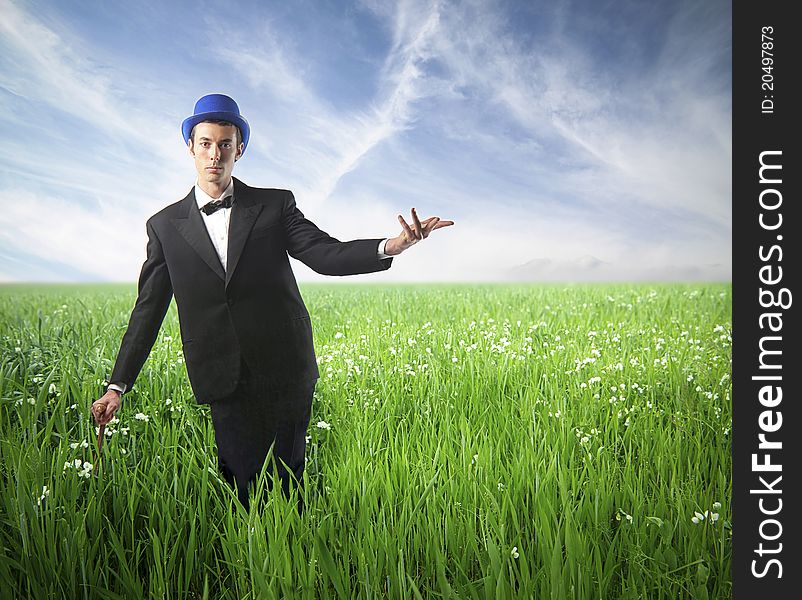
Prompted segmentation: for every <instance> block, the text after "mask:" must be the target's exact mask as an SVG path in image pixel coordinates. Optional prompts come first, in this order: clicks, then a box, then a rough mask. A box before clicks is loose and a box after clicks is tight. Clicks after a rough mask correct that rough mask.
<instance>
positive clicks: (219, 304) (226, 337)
mask: <svg viewBox="0 0 802 600" xmlns="http://www.w3.org/2000/svg"><path fill="white" fill-rule="evenodd" d="M147 233H148V245H147V259H146V260H145V263H144V265H143V266H142V272H141V274H140V276H139V294H138V296H137V299H136V304H135V306H134V309H133V311H132V313H131V318H130V320H129V322H128V329H127V330H126V332H125V335H124V336H123V339H122V343H121V345H120V351H119V353H118V355H117V361H116V363H115V365H114V370H113V372H112V375H111V378H110V379H109V381H112V382H115V383H125V384H126V386H127V389H130V388H131V387H132V386H133V384H134V381H135V380H136V378H137V375H138V374H139V372H140V370H141V369H142V365H143V364H144V362H145V359H146V358H147V357H148V354H149V353H150V350H151V348H152V347H153V343H154V341H155V340H156V336H157V334H158V332H159V328H160V327H161V323H162V321H163V319H164V315H165V313H166V312H167V308H168V307H169V305H170V299H171V298H172V297H173V296H175V300H176V305H177V307H178V315H179V322H180V326H181V339H182V341H183V344H184V357H185V359H186V366H187V373H188V375H189V380H190V383H191V384H192V390H193V392H194V393H195V398H196V399H197V401H198V402H199V403H201V404H208V403H210V402H212V401H214V400H216V399H218V398H222V397H224V396H226V395H228V394H230V393H231V392H233V391H234V388H235V387H236V385H237V381H238V379H239V374H240V365H241V360H243V359H244V361H245V363H246V364H247V365H248V367H249V368H250V370H251V371H252V372H253V373H256V374H259V375H261V376H262V377H263V378H265V380H266V381H267V383H268V385H272V386H276V387H278V386H283V385H286V384H292V383H293V382H297V381H301V380H306V379H313V378H317V377H318V376H319V373H318V368H317V361H316V359H315V352H314V347H313V344H312V326H311V323H310V320H309V313H308V312H307V310H306V306H305V305H304V302H303V299H302V298H301V294H300V292H299V290H298V284H297V283H296V281H295V276H294V275H293V272H292V269H291V268H290V262H289V258H288V255H289V256H292V257H293V258H296V259H298V260H300V261H301V262H303V263H304V264H306V265H307V266H309V267H310V268H312V269H313V270H315V271H317V272H318V273H322V274H325V275H353V274H358V273H371V272H374V271H381V270H384V269H388V268H389V267H390V265H391V263H392V258H388V259H383V260H380V259H379V258H378V253H377V248H378V245H379V242H380V241H381V240H380V239H363V240H353V241H350V242H340V241H339V240H337V239H335V238H333V237H331V236H330V235H328V234H327V233H325V232H323V231H321V230H320V229H318V228H317V227H316V226H315V225H314V224H313V223H312V222H310V221H309V220H307V219H306V218H305V217H304V215H303V214H302V213H301V211H300V210H298V207H297V206H296V205H295V198H294V197H293V195H292V192H290V191H288V190H278V189H261V188H252V187H249V186H247V185H245V184H244V183H242V182H241V181H239V180H238V179H236V178H234V204H233V206H232V208H231V220H230V223H229V234H228V258H227V263H228V264H227V269H226V270H225V271H224V270H223V266H222V264H221V263H220V259H219V258H218V256H217V253H216V252H215V249H214V246H213V245H212V242H211V239H210V238H209V234H208V232H207V230H206V226H205V224H204V222H203V217H202V216H201V214H200V211H199V209H198V206H197V202H196V200H195V192H194V188H193V189H192V190H191V191H190V193H189V194H188V195H187V196H186V198H184V199H183V200H180V201H179V202H176V203H175V204H171V205H170V206H168V207H166V208H164V209H163V210H161V211H160V212H158V213H156V214H155V215H153V216H152V217H151V218H150V219H148V222H147Z"/></svg>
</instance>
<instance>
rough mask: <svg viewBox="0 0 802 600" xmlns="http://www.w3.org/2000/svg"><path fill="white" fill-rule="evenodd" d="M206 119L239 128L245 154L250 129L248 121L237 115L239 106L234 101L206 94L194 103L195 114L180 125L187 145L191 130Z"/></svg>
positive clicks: (219, 95)
mask: <svg viewBox="0 0 802 600" xmlns="http://www.w3.org/2000/svg"><path fill="white" fill-rule="evenodd" d="M208 119H212V120H215V121H218V120H219V121H228V122H229V123H233V124H234V125H236V126H237V127H239V130H240V132H242V144H243V148H242V152H243V153H245V148H247V147H248V138H249V137H251V128H250V126H249V125H248V121H246V120H245V118H244V117H243V116H242V115H240V114H239V106H237V103H236V102H234V99H233V98H230V97H229V96H226V95H224V94H207V95H206V96H204V97H203V98H201V99H200V100H198V101H197V102H196V103H195V114H194V115H192V116H191V117H187V118H186V119H184V122H183V123H182V124H181V133H183V134H184V141H185V142H186V143H187V144H188V143H189V136H190V134H191V133H192V128H193V127H195V125H197V124H198V123H200V122H201V121H206V120H208Z"/></svg>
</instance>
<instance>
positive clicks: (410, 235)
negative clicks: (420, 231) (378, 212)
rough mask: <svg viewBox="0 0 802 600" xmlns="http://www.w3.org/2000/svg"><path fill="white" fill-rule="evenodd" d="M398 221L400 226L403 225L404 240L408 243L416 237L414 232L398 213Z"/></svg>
mask: <svg viewBox="0 0 802 600" xmlns="http://www.w3.org/2000/svg"><path fill="white" fill-rule="evenodd" d="M398 221H399V223H401V227H403V229H404V241H405V242H407V243H409V242H412V241H413V240H415V239H416V238H415V234H414V233H412V230H411V229H410V228H409V225H407V222H406V221H405V220H404V217H402V216H401V215H398Z"/></svg>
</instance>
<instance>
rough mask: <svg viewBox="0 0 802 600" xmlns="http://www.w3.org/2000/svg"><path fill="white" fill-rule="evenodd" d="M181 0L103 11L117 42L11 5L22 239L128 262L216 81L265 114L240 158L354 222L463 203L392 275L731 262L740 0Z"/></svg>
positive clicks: (660, 268) (253, 170)
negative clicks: (215, 1) (190, 7)
mask: <svg viewBox="0 0 802 600" xmlns="http://www.w3.org/2000/svg"><path fill="white" fill-rule="evenodd" d="M168 4H169V3H167V4H164V5H161V4H158V5H151V6H149V7H147V9H146V12H147V15H145V16H143V17H142V18H141V19H138V20H137V19H132V15H133V13H131V12H130V10H131V9H129V8H127V7H124V6H119V7H116V8H114V7H111V8H109V11H107V12H106V13H104V18H105V19H107V21H105V22H104V27H106V28H108V27H109V23H111V25H115V24H117V25H119V26H120V27H121V28H123V27H127V28H131V27H143V29H142V30H141V31H138V30H136V29H134V30H131V31H127V35H124V36H123V35H121V36H120V38H119V40H118V42H117V45H116V46H115V47H114V48H113V51H112V48H111V46H109V41H108V36H107V35H94V32H95V30H93V26H94V27H97V25H93V24H92V23H91V22H89V21H86V20H81V19H80V18H79V17H76V16H74V15H73V14H72V13H71V14H70V18H69V19H67V17H66V15H67V13H62V12H59V10H55V9H57V8H59V5H56V4H54V5H53V8H54V10H53V11H50V12H49V14H48V16H47V18H44V17H43V13H42V12H41V11H37V12H34V11H33V10H31V9H30V8H28V6H27V5H25V4H22V3H15V2H11V1H10V0H0V10H1V11H2V13H3V19H2V21H1V22H0V50H2V56H1V57H0V66H2V68H1V69H0V107H2V109H3V110H2V114H0V123H2V124H4V125H5V126H7V127H11V128H14V130H15V131H18V132H19V133H20V135H21V139H24V143H23V141H20V142H19V143H18V144H16V145H15V146H14V151H13V152H11V153H10V154H9V156H8V158H7V159H6V160H5V161H4V163H5V164H4V172H3V173H2V174H0V201H2V203H3V205H4V210H3V211H2V213H0V214H2V216H0V227H2V228H3V229H4V230H5V231H6V232H7V233H6V234H5V235H4V237H3V238H2V242H3V245H4V247H5V248H7V249H9V253H7V256H9V257H10V256H12V253H13V256H15V257H21V256H24V255H26V254H28V255H30V256H32V257H35V259H36V260H39V261H40V263H39V264H40V265H42V266H41V269H47V268H48V267H47V266H46V265H58V264H67V265H72V267H73V268H74V269H75V271H73V272H81V273H88V274H90V276H93V277H99V278H110V279H129V280H130V279H134V278H135V277H136V274H137V272H138V269H139V265H141V262H142V260H143V259H144V255H143V248H144V221H145V219H146V218H147V217H148V216H149V215H150V214H152V213H153V212H155V211H156V210H158V209H159V208H161V207H163V206H164V205H166V204H167V203H169V202H171V201H174V200H177V199H178V198H180V197H181V196H183V194H184V193H186V190H187V189H188V188H189V186H190V185H191V183H192V181H193V179H194V171H193V169H192V164H191V161H189V159H188V157H187V156H186V149H185V148H184V147H183V142H182V140H181V139H180V136H179V135H178V125H179V124H180V120H181V119H182V118H183V117H184V116H185V115H186V114H188V113H189V112H190V111H191V108H192V104H193V103H194V100H195V99H196V98H197V96H200V95H201V94H204V93H209V92H214V91H219V92H223V93H229V94H231V95H233V96H234V97H235V98H237V100H238V102H239V103H240V107H241V108H242V109H243V113H244V114H245V116H246V117H247V118H248V119H249V121H250V122H251V125H252V130H253V136H252V138H251V143H250V146H249V149H248V152H247V154H246V156H245V158H244V159H243V160H242V161H241V162H240V163H238V166H237V172H236V174H237V175H238V176H240V177H241V178H242V179H244V180H245V181H247V182H249V183H251V184H253V185H257V186H265V187H288V188H290V189H293V191H294V192H295V194H296V197H297V198H298V200H299V204H300V206H301V207H302V209H303V210H304V211H305V212H306V213H307V215H308V216H310V217H311V218H312V219H313V220H314V221H316V222H318V224H320V225H321V226H322V227H324V228H325V229H327V230H329V231H330V232H331V233H333V234H334V235H337V236H338V237H340V238H341V239H344V238H348V237H373V236H376V237H380V236H382V235H391V234H394V233H396V232H397V229H398V228H397V222H396V221H395V214H397V213H398V212H407V211H408V209H409V207H410V206H417V207H418V209H419V210H421V211H423V212H424V213H425V214H434V213H437V214H438V215H439V216H442V217H444V218H453V219H455V220H456V221H457V226H455V227H453V228H450V229H448V230H444V231H442V232H438V233H437V236H438V237H437V238H436V239H435V238H433V239H432V240H428V241H427V242H426V245H424V246H421V247H417V248H414V249H412V250H411V251H410V252H409V253H408V254H407V255H404V256H403V257H401V258H400V259H399V260H397V261H395V264H394V266H393V269H391V270H390V271H389V272H387V273H384V274H382V275H381V276H382V278H383V279H385V280H390V279H393V278H397V279H460V280H464V279H492V278H500V279H505V278H509V277H517V276H519V275H521V273H522V272H524V271H527V270H528V271H527V272H528V273H529V275H530V276H533V277H537V276H538V273H537V270H538V269H540V270H541V275H542V276H543V277H545V278H548V277H549V275H548V271H549V269H551V271H554V270H555V269H556V270H559V269H560V268H562V269H564V270H565V272H571V273H575V276H576V277H580V276H581V273H582V271H583V269H584V271H585V272H586V274H587V276H588V277H596V276H598V275H599V273H610V274H613V275H614V274H615V273H618V274H620V275H621V276H624V277H626V276H633V277H634V276H638V275H637V273H643V272H654V273H655V274H656V278H659V276H660V274H661V273H662V274H664V275H665V276H666V277H679V276H682V275H681V274H683V273H684V274H686V275H685V276H691V275H687V274H688V273H691V271H692V269H691V270H689V268H688V266H689V265H690V266H693V265H694V264H696V265H702V266H700V267H698V268H697V271H696V275H698V276H700V277H704V276H708V277H717V278H722V277H727V276H728V274H729V272H730V270H731V253H730V246H731V244H730V242H731V226H730V220H731V189H730V180H731V177H730V155H731V133H730V118H731V106H730V104H731V103H730V97H729V95H730V81H729V75H728V73H729V43H730V37H729V35H730V34H729V29H730V22H729V18H730V17H729V11H730V8H729V5H728V4H727V3H724V2H713V3H694V2H679V1H678V2H667V3H661V4H660V5H655V6H652V7H651V8H650V7H646V6H645V5H640V4H638V3H626V2H611V3H605V4H604V5H597V3H592V2H591V3H588V2H583V1H578V2H572V3H570V4H569V3H557V4H550V3H549V4H546V3H542V4H541V3H516V2H510V3H502V4H498V3H491V2H489V1H486V0H474V1H470V2H446V1H417V0H405V1H401V2H395V3H383V2H374V1H372V0H365V1H363V2H360V3H358V4H355V5H350V6H349V7H348V8H347V9H346V10H344V9H342V8H341V7H339V6H337V7H333V6H324V5H317V4H315V3H311V4H303V5H301V6H298V7H295V8H293V9H290V8H286V7H285V8H282V9H280V10H279V9H275V10H273V9H271V10H267V9H266V8H262V7H258V6H254V7H250V8H245V7H243V8H242V10H243V11H244V12H243V14H242V15H241V17H242V18H241V19H239V20H238V22H237V23H238V24H237V26H236V27H234V26H233V25H232V24H230V22H229V21H227V20H226V19H225V18H224V15H225V14H226V11H225V10H223V9H222V8H218V7H216V6H212V5H209V6H207V7H206V9H205V10H204V11H197V12H192V11H185V10H184V11H182V12H181V15H182V18H181V19H178V18H177V15H176V13H175V12H174V9H172V8H170V6H168ZM131 23H133V25H132V24H131ZM123 24H125V25H123ZM145 24H147V28H144V27H145ZM104 31H105V30H104ZM140 34H141V35H140ZM139 39H141V40H145V41H146V43H148V44H150V45H151V46H153V47H152V48H149V49H148V50H149V51H148V52H140V51H139V50H138V49H137V48H135V47H134V46H130V47H128V49H127V50H126V44H131V43H134V42H132V40H139ZM140 43H143V42H140ZM168 48H169V50H168ZM128 55H130V56H134V55H135V56H136V57H137V60H136V61H133V60H131V61H129V60H122V59H121V58H120V57H122V56H128ZM156 56H161V58H154V57H156ZM167 56H175V58H174V59H168V58H166V57H167ZM189 56H191V57H192V59H191V60H190V59H189V58H188V57H189ZM143 74H148V76H147V77H145V78H143ZM190 96H191V97H190ZM12 143H16V142H13V141H12ZM20 198H22V199H23V202H24V204H23V205H22V206H20V205H19V202H20ZM12 205H13V208H11V209H10V210H7V209H5V207H6V206H12ZM29 220H30V222H29ZM110 226H111V227H112V230H113V232H114V243H113V244H109V243H108V236H109V229H110ZM73 236H77V238H79V239H75V238H73ZM93 249H94V252H93ZM100 249H102V250H100ZM8 260H9V264H8V265H4V267H3V268H2V269H0V272H3V273H6V275H5V276H6V277H11V278H13V277H15V275H14V273H15V272H16V273H17V275H16V276H17V277H20V278H24V276H25V275H24V272H21V271H20V268H19V266H17V267H14V266H13V265H11V264H10V263H11V262H12V261H11V259H10V258H9V259H8ZM14 260H15V261H16V259H14ZM18 263H19V261H16V262H14V264H17V265H18ZM432 264H438V265H443V268H442V269H441V270H438V271H432V270H431V268H430V265H432ZM555 265H561V266H555ZM52 268H54V269H56V268H57V267H55V266H54V267H52ZM14 269H16V271H15V270H14ZM522 269H523V271H522ZM511 272H512V273H513V274H512V275H510V273H511ZM516 273H517V274H516ZM633 273H634V275H633ZM298 274H299V276H300V277H301V278H302V279H303V278H311V277H312V275H311V273H310V272H309V271H308V270H306V269H305V268H300V267H299V268H298ZM696 275H694V276H696ZM374 278H375V277H374ZM367 279H370V277H368V278H367Z"/></svg>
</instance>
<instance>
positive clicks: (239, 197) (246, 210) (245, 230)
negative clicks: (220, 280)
mask: <svg viewBox="0 0 802 600" xmlns="http://www.w3.org/2000/svg"><path fill="white" fill-rule="evenodd" d="M261 210H262V204H261V203H260V202H256V200H255V199H254V198H253V195H252V192H251V189H250V188H249V187H248V186H247V185H245V184H244V183H242V182H241V181H240V180H239V179H237V178H236V177H235V178H234V205H233V206H232V207H231V221H230V222H229V224H228V257H227V259H226V275H225V280H226V286H228V283H229V282H230V281H231V276H232V275H233V274H234V269H236V268H237V263H238V262H239V259H240V256H242V250H243V249H244V248H245V242H246V241H247V239H248V235H249V234H250V233H251V229H252V228H253V224H254V223H255V222H256V217H258V216H259V213H260V212H261ZM198 216H199V217H200V212H199V211H198ZM218 263H219V261H218Z"/></svg>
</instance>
